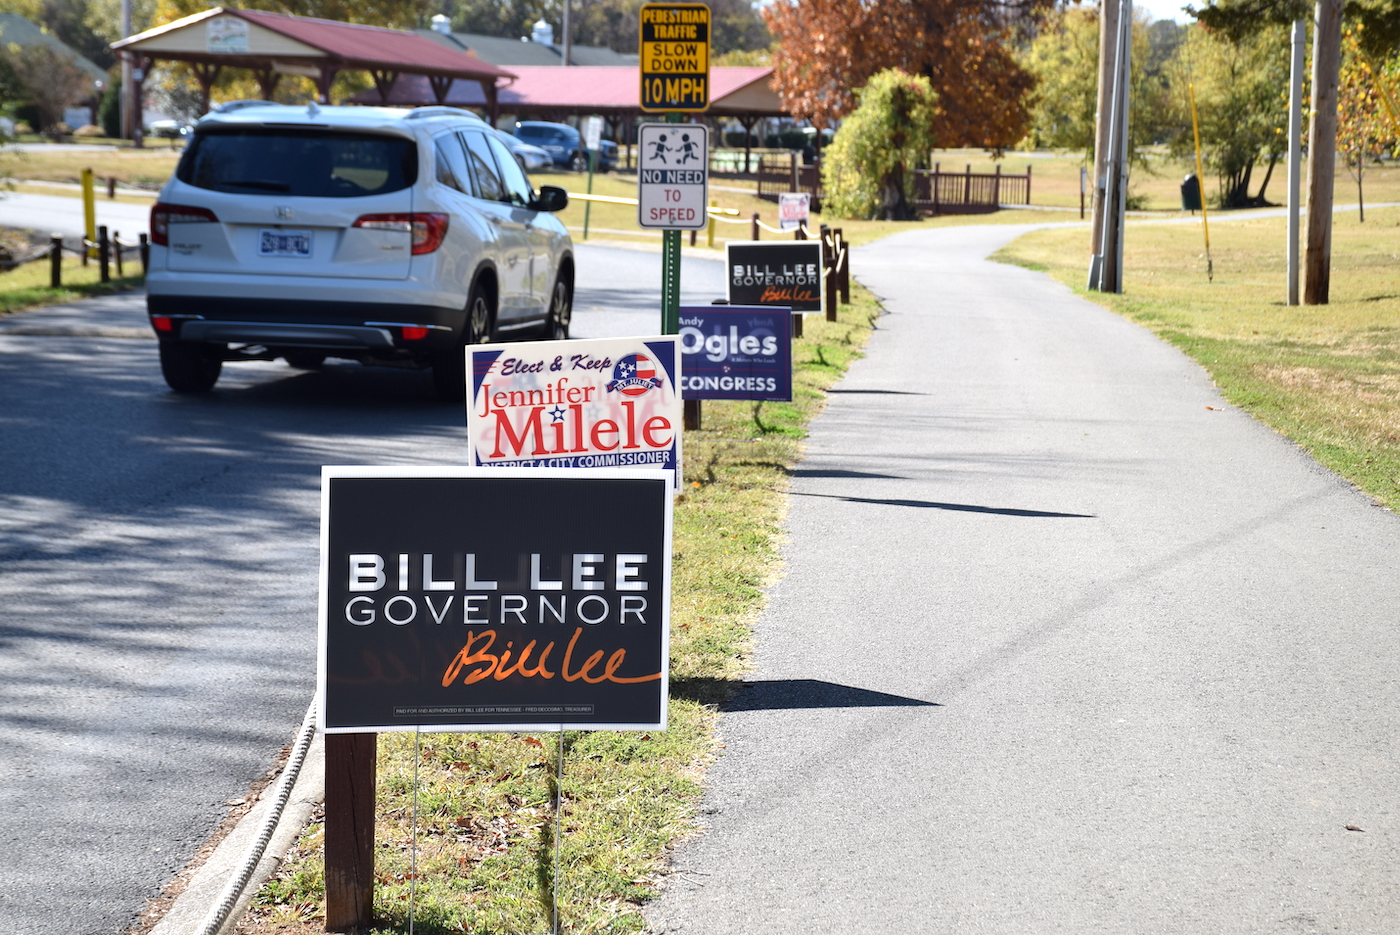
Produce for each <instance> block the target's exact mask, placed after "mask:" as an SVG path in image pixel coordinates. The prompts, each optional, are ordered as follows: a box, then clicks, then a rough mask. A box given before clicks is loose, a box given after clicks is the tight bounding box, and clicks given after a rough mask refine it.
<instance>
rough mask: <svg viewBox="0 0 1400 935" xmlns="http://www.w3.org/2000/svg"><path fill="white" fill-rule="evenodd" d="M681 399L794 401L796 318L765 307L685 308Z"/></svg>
mask: <svg viewBox="0 0 1400 935" xmlns="http://www.w3.org/2000/svg"><path fill="white" fill-rule="evenodd" d="M680 325H681V329H680V334H679V337H680V340H681V355H682V356H681V395H682V396H683V397H685V398H686V399H769V400H783V401H786V400H790V399H792V313H791V312H789V311H788V310H787V309H786V308H783V309H776V308H766V307H763V306H749V307H744V306H733V305H699V306H682V307H681V309H680Z"/></svg>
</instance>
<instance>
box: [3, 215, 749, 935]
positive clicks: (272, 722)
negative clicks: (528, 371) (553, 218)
mask: <svg viewBox="0 0 1400 935" xmlns="http://www.w3.org/2000/svg"><path fill="white" fill-rule="evenodd" d="M0 223H3V218H0ZM578 256H579V280H580V281H579V289H578V293H577V301H576V308H577V309H578V311H577V314H576V319H575V321H576V324H575V334H576V336H580V337H602V336H607V335H621V334H629V333H655V331H656V330H658V324H659V312H658V311H657V309H658V307H659V301H660V265H661V263H660V260H661V258H660V254H659V253H646V252H638V251H631V250H609V249H603V248H598V247H593V246H587V245H585V246H582V247H580V248H579V251H578ZM682 282H683V285H684V287H685V294H686V296H687V297H688V299H689V300H692V301H697V302H708V301H709V300H710V299H711V298H714V297H717V296H718V295H721V294H722V291H721V290H722V269H721V267H720V264H719V263H718V262H717V261H714V260H699V261H695V260H692V259H690V258H687V260H686V261H685V266H684V267H683V278H682ZM0 400H2V401H3V405H0V572H2V573H0V608H3V610H2V611H0V854H3V855H4V858H3V860H0V935H116V933H120V932H123V931H125V929H126V928H127V927H128V925H129V924H130V923H131V922H132V921H133V918H134V916H135V914H136V913H137V912H139V911H140V910H141V908H142V907H143V906H144V904H145V902H146V900H147V898H148V897H150V896H152V895H154V894H156V893H157V892H158V891H159V890H160V889H161V887H162V886H163V885H164V884H165V883H166V881H168V880H169V879H170V878H171V876H172V875H173V874H174V873H175V872H176V871H178V870H179V869H180V868H181V867H182V866H183V865H184V864H185V863H186V861H187V860H188V858H189V857H190V855H191V854H192V853H193V851H194V850H195V849H196V848H197V847H198V846H199V844H200V843H201V842H202V841H203V840H204V839H205V838H206V837H207V835H208V834H209V832H210V831H211V830H212V829H213V828H214V827H215V826H216V825H217V824H218V822H219V821H220V819H221V818H222V817H223V816H224V815H225V814H226V812H227V804H226V803H227V802H228V801H229V800H232V799H237V798H239V797H241V796H242V794H243V791H244V790H245V789H246V787H247V784H248V782H249V781H251V780H252V779H254V778H256V777H257V776H259V775H260V774H261V773H262V772H263V771H264V770H265V769H266V768H267V766H268V765H269V764H270V763H271V761H272V759H273V756H274V754H275V753H276V751H277V750H278V749H279V748H280V747H281V746H283V745H284V744H286V743H288V742H290V740H291V739H292V736H293V734H294V732H295V730H296V728H297V725H298V724H299V723H300V721H301V717H302V714H303V712H304V711H305V708H306V705H307V703H308V701H309V700H310V697H311V694H312V692H313V690H314V681H315V678H314V672H315V651H316V649H315V645H316V644H315V634H316V615H315V611H316V571H317V548H318V524H319V511H320V505H319V494H318V489H319V484H320V479H319V477H320V466H321V465H322V464H347V463H350V464H355V463H359V464H432V463H460V462H461V461H462V458H463V447H464V446H463V438H462V434H461V424H462V415H461V410H460V408H459V407H458V406H452V405H445V404H441V403H438V402H436V401H434V399H433V397H432V392H431V381H430V380H429V378H428V376H427V375H426V374H424V373H414V372H407V371H401V370H392V369H385V368H369V367H362V366H360V365H358V364H348V363H334V362H332V363H328V364H327V366H326V367H325V368H324V369H323V370H321V371H319V372H314V373H304V372H300V371H295V370H292V369H290V368H288V367H286V366H285V365H283V364H282V363H280V362H277V363H253V364H241V365H234V366H229V367H226V368H225V370H224V376H223V378H222V379H221V380H220V382H219V385H218V387H217V388H216V390H215V392H213V393H212V394H209V395H207V396H198V397H182V396H177V395H175V394H173V393H170V392H169V391H168V390H167V389H166V387H165V384H164V382H163V381H162V379H161V376H160V369H159V365H158V363H157V360H156V347H155V342H154V341H153V340H152V338H151V336H150V332H149V329H148V327H147V325H146V323H145V314H144V301H143V298H142V296H140V295H139V294H136V295H125V296H112V297H106V298H102V299H95V300H89V301H85V302H81V303H75V304H74V305H70V306H63V307H57V308H51V309H43V310H37V311H33V312H26V313H20V314H17V315H12V316H7V317H5V318H2V319H0Z"/></svg>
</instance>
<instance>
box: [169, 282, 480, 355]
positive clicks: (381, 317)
mask: <svg viewBox="0 0 1400 935" xmlns="http://www.w3.org/2000/svg"><path fill="white" fill-rule="evenodd" d="M146 311H147V313H148V314H149V315H150V316H151V317H153V318H154V317H157V316H159V317H163V318H169V319H170V323H171V326H172V327H171V329H170V330H168V331H163V330H161V329H159V328H157V329H156V336H157V337H158V338H160V339H161V340H164V341H171V340H178V341H191V342H201V343H208V344H235V345H237V344H243V345H262V346H263V347H266V348H269V349H277V348H297V349H314V350H319V351H324V352H326V353H327V354H329V355H332V356H347V357H352V358H362V357H366V356H368V357H382V358H393V357H415V356H419V355H430V354H436V353H441V352H444V351H454V350H456V349H457V348H458V347H460V346H461V339H462V328H463V327H464V324H465V321H466V312H465V310H464V309H450V308H439V307H436V306H431V305H402V304H399V305H385V304H382V303H378V302H373V303H368V302H363V303H362V302H325V301H311V300H306V299H249V298H239V299H232V298H213V297H209V296H179V295H148V296H147V297H146ZM406 327H408V328H423V329H426V331H427V334H426V335H424V336H423V337H419V338H410V339H405V338H404V328H406Z"/></svg>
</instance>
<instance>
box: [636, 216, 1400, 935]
mask: <svg viewBox="0 0 1400 935" xmlns="http://www.w3.org/2000/svg"><path fill="white" fill-rule="evenodd" d="M1020 232H1021V231H1020V230H1017V229H1015V228H1007V227H996V228H990V227H989V228H967V227H962V228H949V229H943V230H930V231H923V232H910V233H906V234H900V235H896V236H894V237H892V238H889V239H888V240H885V241H882V242H881V243H879V244H876V245H872V246H868V247H864V248H861V249H859V250H857V251H856V252H855V254H854V259H853V262H852V269H853V270H854V272H855V273H856V275H857V277H858V278H859V279H860V280H861V281H862V282H864V283H866V284H867V285H869V286H870V287H871V288H872V289H873V290H874V291H875V292H876V293H877V294H878V295H879V296H881V297H882V298H883V299H884V301H885V303H886V306H887V308H888V309H889V312H890V314H889V315H888V316H886V317H884V318H882V319H880V321H879V330H878V331H877V332H876V333H875V335H874V337H873V340H872V342H871V345H870V349H869V351H870V352H869V355H868V357H867V358H865V359H864V360H861V361H859V362H857V363H856V365H855V366H854V367H853V368H852V369H851V371H850V372H849V374H848V376H847V377H846V379H845V380H844V381H843V382H842V383H841V384H840V385H839V386H838V387H837V389H836V391H835V392H834V393H833V395H832V397H831V404H830V407H829V408H828V410H827V411H826V413H825V414H824V415H822V416H821V417H820V418H819V419H818V420H817V422H816V423H815V426H814V429H813V432H812V435H811V438H810V440H809V448H808V454H807V457H806V459H805V460H804V461H803V462H802V463H801V464H800V465H799V468H798V469H797V471H796V476H795V478H794V491H793V492H794V497H793V502H792V509H791V512H790V514H789V519H788V532H789V538H788V540H787V544H786V546H785V550H784V551H785V557H786V562H787V568H786V575H785V577H784V578H783V579H782V580H781V582H780V583H779V584H777V585H776V587H774V588H773V590H772V592H771V599H770V603H769V606H768V608H767V609H766V611H765V612H764V613H763V615H762V617H761V618H760V620H759V622H758V626H757V639H758V642H757V652H756V661H757V662H756V665H757V668H756V671H755V673H754V676H753V680H752V683H751V684H750V685H749V687H747V688H745V689H744V690H742V691H741V692H740V694H739V695H738V698H737V700H736V702H735V704H734V706H733V710H732V711H730V712H729V713H727V714H726V715H725V716H724V718H723V721H722V735H723V740H724V742H725V744H726V749H725V751H724V755H723V756H722V757H721V758H720V759H719V761H718V763H717V765H716V766H715V768H714V769H713V771H712V772H711V774H710V776H709V784H710V789H709V793H708V795H707V798H706V800H705V804H704V810H703V811H704V816H705V823H706V828H705V831H704V833H702V834H701V835H699V836H697V837H695V838H694V839H692V840H691V841H690V842H689V843H687V844H685V845H683V846H682V847H681V848H680V849H679V850H678V851H677V852H676V854H675V858H674V868H675V869H676V873H675V875H674V876H672V877H671V878H670V882H669V884H668V887H667V892H666V894H665V896H664V897H663V898H662V899H661V900H660V901H659V903H657V904H655V905H654V906H652V907H651V908H650V909H649V915H650V918H651V921H652V923H653V924H654V926H655V928H656V930H657V931H660V932H668V933H681V932H684V933H705V935H725V933H740V932H744V933H751V932H771V933H789V932H790V933H804V935H805V933H811V932H860V933H863V935H869V933H896V932H898V933H908V932H921V933H949V935H966V933H974V932H985V933H996V935H1011V933H1017V935H1020V933H1024V935H1051V933H1066V935H1087V933H1130V935H1136V933H1188V935H1221V933H1311V932H1346V933H1349V935H1364V933H1374V935H1391V933H1395V932H1397V931H1400V875H1397V873H1396V868H1397V863H1400V807H1397V793H1400V740H1397V726H1398V725H1397V721H1400V678H1397V672H1400V628H1397V626H1396V618H1397V613H1396V603H1395V594H1396V590H1397V577H1400V575H1398V574H1397V558H1398V557H1400V520H1397V518H1396V517H1395V516H1394V515H1392V514H1391V513H1389V512H1386V511H1384V510H1382V509H1380V508H1378V507H1376V506H1374V505H1373V504H1372V503H1371V502H1370V501H1369V500H1368V499H1367V498H1366V497H1364V496H1362V495H1361V494H1359V493H1358V492H1356V491H1355V490H1354V489H1352V488H1351V487H1349V486H1348V485H1347V484H1346V483H1344V482H1342V481H1341V480H1339V479H1338V478H1337V477H1336V476H1335V475H1333V474H1331V473H1329V472H1328V471H1326V470H1324V469H1322V468H1321V467H1319V466H1318V465H1317V464H1316V463H1315V462H1313V461H1312V460H1311V459H1309V458H1308V457H1306V456H1305V455H1303V454H1301V453H1300V452H1299V451H1298V450H1297V449H1296V448H1294V447H1293V446H1292V445H1291V444H1290V443H1289V442H1287V441H1286V440H1284V439H1282V438H1280V437H1279V436H1277V435H1275V434H1274V433H1272V432H1271V431H1270V430H1268V429H1267V428H1265V427H1263V426H1262V425H1260V424H1259V423H1257V422H1255V421H1253V420H1252V419H1250V418H1249V417H1248V416H1246V415H1245V414H1243V413H1241V412H1240V411H1238V410H1236V409H1234V408H1232V407H1230V406H1228V405H1226V404H1225V403H1224V402H1223V401H1222V400H1221V398H1220V396H1219V395H1218V393H1217V392H1216V391H1215V390H1214V389H1213V387H1212V385H1211V383H1210V381H1209V379H1208V378H1207V377H1206V375H1205V373H1204V372H1203V371H1202V370H1201V369H1200V368H1199V367H1198V366H1196V365H1195V364H1193V363H1192V362H1190V361H1189V360H1187V359H1186V358H1185V357H1184V356H1182V355H1181V354H1180V353H1178V352H1177V351H1175V350H1173V349H1172V348H1171V347H1169V346H1167V345H1166V344H1164V343H1162V342H1160V341H1158V340H1157V339H1156V338H1154V337H1153V336H1152V335H1151V334H1149V333H1148V332H1146V331H1145V330H1143V329H1141V328H1138V327H1137V326H1135V325H1132V324H1130V323H1128V322H1126V321H1125V320H1123V319H1121V318H1119V317H1118V316H1115V315H1113V314H1111V313H1109V312H1107V311H1105V310H1103V309H1102V308H1100V307H1098V306H1096V305H1093V304H1091V303H1088V302H1085V301H1082V300H1080V299H1078V298H1076V297H1074V296H1073V295H1072V294H1071V293H1070V292H1069V291H1068V290H1066V289H1064V288H1062V287H1060V286H1058V285H1056V284H1055V283H1053V282H1051V281H1050V280H1049V279H1048V278H1047V277H1045V276H1043V275H1041V274H1037V273H1034V272H1030V271H1027V270H1023V269H1018V268H1013V267H1006V266H1000V265H995V264H990V263H988V262H985V261H984V260H983V257H984V256H986V255H987V254H988V253H989V252H991V251H992V250H994V249H995V248H996V247H997V246H999V245H1000V244H1002V243H1004V242H1006V241H1007V240H1009V239H1011V238H1012V237H1015V236H1016V235H1017V234H1018V233H1020ZM1348 825H1350V826H1353V827H1355V828H1359V829H1364V830H1360V831H1351V830H1347V826H1348Z"/></svg>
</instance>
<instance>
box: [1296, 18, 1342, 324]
mask: <svg viewBox="0 0 1400 935" xmlns="http://www.w3.org/2000/svg"><path fill="white" fill-rule="evenodd" d="M1343 6H1344V0H1317V11H1316V14H1315V19H1314V21H1313V81H1312V121H1311V124H1310V125H1309V127H1308V237H1307V247H1306V248H1305V251H1304V262H1303V272H1304V278H1303V304H1304V305H1326V304H1327V294H1328V290H1329V287H1330V285H1331V278H1332V182H1333V178H1334V176H1335V175H1336V171H1337V81H1338V77H1339V73H1340V70H1341V61H1342V7H1343Z"/></svg>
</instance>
